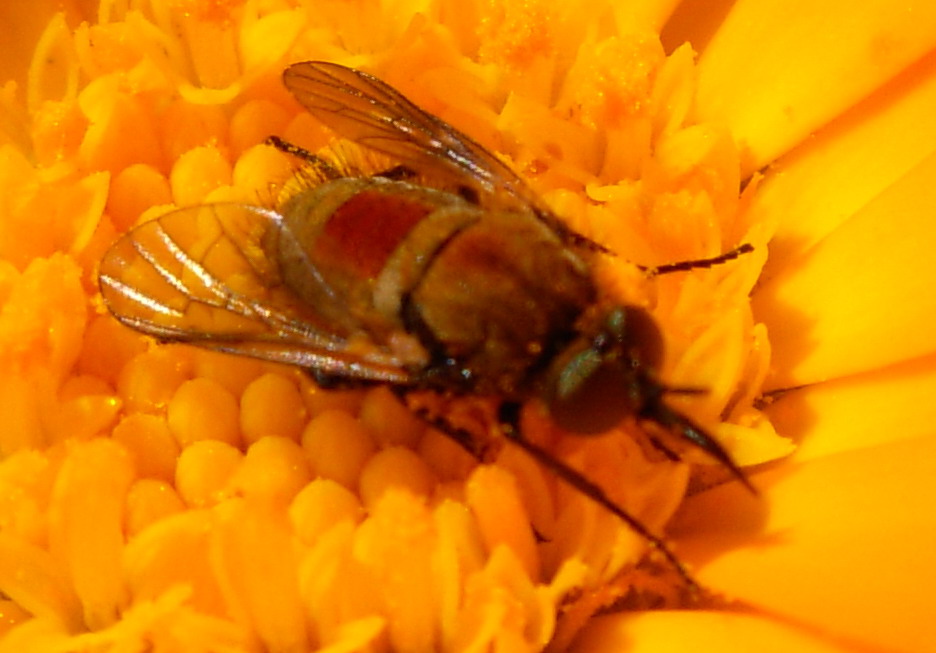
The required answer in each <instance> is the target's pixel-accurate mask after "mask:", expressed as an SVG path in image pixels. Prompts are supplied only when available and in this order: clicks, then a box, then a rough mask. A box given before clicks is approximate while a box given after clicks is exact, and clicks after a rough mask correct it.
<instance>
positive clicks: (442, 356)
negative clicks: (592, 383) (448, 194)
mask: <svg viewBox="0 0 936 653" xmlns="http://www.w3.org/2000/svg"><path fill="white" fill-rule="evenodd" d="M595 297H596V289H595V286H594V283H593V280H592V277H591V271H590V269H589V267H588V265H587V263H586V262H585V261H584V260H583V259H582V258H581V257H580V256H579V255H578V254H577V253H576V252H575V251H573V250H572V249H570V248H569V247H568V246H567V245H566V244H565V243H564V242H563V241H562V240H561V239H560V238H559V237H558V236H557V235H556V234H555V232H553V231H552V230H551V229H549V228H548V227H547V226H546V225H544V224H543V222H542V221H541V220H540V219H539V218H538V217H537V216H536V214H535V213H533V211H532V210H528V211H491V212H485V213H483V214H481V215H480V219H478V220H476V221H474V222H472V223H470V224H468V225H465V226H463V227H462V228H460V229H458V230H457V231H454V232H453V233H452V237H451V238H450V239H449V240H448V241H447V242H445V243H444V245H443V246H442V247H441V248H440V249H439V250H438V251H437V252H436V254H435V256H434V257H433V260H432V261H431V264H430V265H428V266H427V267H425V268H424V270H423V273H422V275H421V277H420V279H419V283H418V284H417V285H415V286H414V287H413V289H412V291H411V292H410V293H409V296H408V301H407V305H406V307H405V314H406V317H407V320H408V324H409V328H410V329H412V330H415V331H418V332H420V333H422V334H423V340H424V342H426V344H427V346H429V348H430V350H431V351H433V352H434V353H435V356H436V359H437V360H438V361H439V365H441V364H442V363H443V362H444V363H445V364H447V365H450V366H452V367H453V368H455V369H460V370H462V371H464V373H465V376H466V377H467V378H471V379H475V380H476V381H475V382H474V383H475V385H474V387H473V388H472V389H473V390H474V391H477V392H485V393H487V392H490V393H494V394H499V395H501V396H505V397H516V398H523V397H524V395H525V394H526V393H527V392H528V391H529V387H530V382H531V380H532V379H533V378H534V377H535V376H536V375H537V374H538V368H539V367H540V366H541V365H543V363H544V361H548V360H549V359H550V358H551V356H552V354H553V350H554V348H555V347H556V346H557V343H562V342H565V341H567V340H568V338H569V337H570V335H571V334H573V333H574V325H575V324H576V322H577V320H578V319H579V316H580V315H581V314H582V312H583V311H584V310H585V309H587V308H588V306H590V305H591V304H592V303H593V302H594V301H595Z"/></svg>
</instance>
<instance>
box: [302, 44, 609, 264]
mask: <svg viewBox="0 0 936 653" xmlns="http://www.w3.org/2000/svg"><path fill="white" fill-rule="evenodd" d="M283 83H284V84H285V85H286V88H288V89H289V91H290V92H291V93H292V94H293V95H294V96H295V98H296V99H297V100H298V101H299V103H300V104H302V106H304V107H305V108H306V109H307V110H308V111H309V112H310V113H311V114H312V115H313V116H315V118H317V119H318V120H320V121H321V122H322V123H323V124H324V125H326V126H327V127H329V128H330V129H332V130H334V131H335V132H336V133H338V134H340V135H341V136H343V137H345V138H347V139H349V140H352V141H354V142H356V143H358V144H360V145H362V146H364V147H369V148H371V149H372V150H375V151H377V152H380V153H382V154H386V155H388V156H390V157H392V158H393V159H396V160H398V161H400V162H401V163H403V164H405V165H408V166H409V167H412V168H414V169H415V170H417V171H430V172H433V173H436V174H438V173H440V172H442V173H444V174H447V176H448V177H450V178H452V179H453V180H454V181H455V182H456V183H457V184H458V185H461V186H467V187H469V188H472V189H474V190H476V191H478V192H479V193H480V194H481V195H483V196H486V197H488V198H492V197H503V196H504V195H505V194H506V196H507V197H509V198H512V199H513V201H514V202H515V203H519V204H520V205H522V206H526V207H528V208H529V209H531V210H532V211H533V213H534V214H535V215H536V216H537V217H539V219H540V220H542V221H543V222H544V223H546V224H547V225H548V226H549V227H550V228H551V229H553V231H555V232H556V233H557V235H559V236H560V237H561V238H563V239H564V240H566V241H567V242H571V243H573V244H576V245H583V246H586V247H589V248H590V249H594V250H600V251H607V250H605V248H604V247H602V246H600V245H598V244H597V243H594V242H592V241H591V240H589V239H587V238H585V237H584V236H582V235H580V234H578V233H575V232H574V231H572V230H571V229H569V228H568V227H567V226H566V225H565V224H564V223H563V222H561V221H560V220H559V219H558V218H557V217H556V216H555V215H554V214H553V213H552V211H550V210H549V208H548V207H547V206H546V205H545V204H544V203H543V202H542V200H541V199H540V198H539V196H538V195H537V193H536V192H535V191H534V190H533V189H532V188H530V187H529V186H528V185H527V184H526V182H524V181H523V179H521V178H520V177H519V176H518V175H517V173H515V172H514V171H513V170H511V169H510V167H508V166H507V165H506V164H505V163H503V162H502V161H501V160H500V159H498V158H497V157H496V156H494V155H493V154H491V153H490V152H489V151H488V150H486V149H485V148H484V147H483V146H481V145H480V144H478V143H477V142H475V141H474V140H473V139H472V138H471V137H469V136H467V135H465V134H463V133H461V132H460V131H458V130H457V129H455V128H454V127H452V126H451V125H449V124H448V123H447V122H445V121H443V120H440V119H439V118H437V117H435V116H433V115H432V114H430V113H427V112H425V111H423V110H422V109H420V108H419V107H417V106H416V105H415V104H413V103H412V102H410V101H409V100H408V99H407V98H406V97H404V96H403V95H402V94H401V93H400V92H399V91H397V90H396V89H394V88H393V87H392V86H390V85H389V84H386V83H384V82H382V81H380V80H379V79H377V78H376V77H374V76H373V75H368V74H367V73H364V72H361V71H360V70H355V69H353V68H347V67H345V66H341V65H339V64H334V63H328V62H324V61H306V62H302V63H297V64H293V65H292V66H290V67H289V68H287V69H286V71H285V72H284V73H283Z"/></svg>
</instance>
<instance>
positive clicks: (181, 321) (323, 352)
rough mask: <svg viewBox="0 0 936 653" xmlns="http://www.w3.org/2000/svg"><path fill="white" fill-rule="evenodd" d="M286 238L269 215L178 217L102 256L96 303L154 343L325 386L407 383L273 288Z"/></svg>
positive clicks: (203, 212) (208, 209) (142, 230)
mask: <svg viewBox="0 0 936 653" xmlns="http://www.w3.org/2000/svg"><path fill="white" fill-rule="evenodd" d="M289 237H290V235H289V233H288V231H286V230H285V228H284V225H283V221H282V217H281V216H280V215H279V214H278V213H276V212H275V211H270V210H267V209H262V208H259V207H254V206H248V205H242V204H209V205H204V206H196V207H189V208H185V209H180V210H178V211H174V212H172V213H168V214H166V215H165V216H163V217H161V218H158V219H156V220H153V221H151V222H147V223H145V224H143V225H141V226H139V227H137V228H136V229H134V230H132V231H130V232H129V233H127V234H126V235H125V236H123V238H121V239H120V240H118V241H117V242H116V243H115V244H114V245H113V246H112V247H111V249H110V250H108V252H107V253H106V254H105V256H104V258H103V259H102V261H101V266H100V272H99V279H100V285H101V294H102V296H103V297H104V301H105V303H106V304H107V307H108V309H110V311H111V312H112V313H113V314H114V316H115V317H116V318H117V319H118V320H120V321H121V322H123V323H124V324H126V325H128V326H130V327H132V328H134V329H137V330H139V331H142V332H144V333H147V334H149V335H152V336H154V337H156V338H159V339H161V340H170V341H182V342H190V343H192V344H195V345H199V346H203V347H207V348H210V349H216V350H220V351H226V352H231V353H236V354H242V355H246V356H253V357H255V358H262V359H266V360H271V361H276V362H281V363H287V364H291V365H299V366H302V367H306V368H313V369H315V370H318V371H319V372H322V373H325V374H327V375H330V376H335V377H344V378H348V379H366V380H374V381H381V382H389V383H407V382H409V380H410V378H409V374H408V373H407V372H406V371H405V370H404V369H402V368H401V367H400V365H399V361H397V360H396V359H395V358H394V357H393V356H392V355H391V354H389V353H388V352H386V351H384V350H382V349H381V348H380V347H378V346H377V345H373V346H368V343H366V342H365V343H362V342H360V340H361V338H360V337H355V336H353V335H352V334H351V333H349V332H348V330H347V329H346V328H344V327H341V326H336V323H335V321H333V320H329V319H327V318H324V317H323V316H322V314H321V312H320V311H318V310H317V309H316V307H310V306H308V305H305V304H304V303H303V302H301V301H299V300H298V299H297V298H296V297H295V295H294V294H293V293H291V292H290V291H289V289H288V288H286V287H285V286H284V285H283V284H282V281H281V278H280V275H279V270H278V266H277V264H276V248H277V247H279V245H280V243H281V241H282V239H284V238H289ZM324 290H327V289H324V288H323V291H324ZM323 297H325V295H324V294H323ZM326 299H327V297H326ZM350 340H353V341H354V352H355V353H350V352H349V341H350Z"/></svg>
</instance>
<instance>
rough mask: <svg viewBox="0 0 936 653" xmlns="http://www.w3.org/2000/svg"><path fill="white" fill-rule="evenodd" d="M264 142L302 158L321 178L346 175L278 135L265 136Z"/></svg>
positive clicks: (334, 177) (336, 177)
mask: <svg viewBox="0 0 936 653" xmlns="http://www.w3.org/2000/svg"><path fill="white" fill-rule="evenodd" d="M264 142H265V143H266V144H267V145H272V146H273V147H275V148H276V149H278V150H279V151H280V152H284V153H286V154H289V155H292V156H294V157H296V158H299V159H302V160H303V161H305V162H306V163H309V164H310V165H311V166H312V167H313V168H314V169H315V171H316V172H318V173H319V174H320V175H321V176H322V178H323V179H341V178H342V177H346V176H347V175H346V174H344V173H342V172H341V170H339V169H338V168H336V167H335V166H333V165H332V164H331V163H329V162H328V161H326V160H325V159H323V158H322V157H320V156H318V155H317V154H315V153H314V152H310V151H309V150H307V149H305V148H304V147H299V146H298V145H293V144H292V143H289V142H288V141H284V140H283V139H282V138H280V137H279V136H267V139H266V140H265V141H264Z"/></svg>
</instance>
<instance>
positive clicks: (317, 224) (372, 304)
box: [277, 177, 476, 339]
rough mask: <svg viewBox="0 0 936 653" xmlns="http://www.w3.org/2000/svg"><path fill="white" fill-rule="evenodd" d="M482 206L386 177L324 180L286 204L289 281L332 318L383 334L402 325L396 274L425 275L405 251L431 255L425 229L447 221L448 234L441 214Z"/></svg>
mask: <svg viewBox="0 0 936 653" xmlns="http://www.w3.org/2000/svg"><path fill="white" fill-rule="evenodd" d="M475 210H476V209H475V208H474V207H473V205H471V204H469V203H467V202H466V201H465V200H463V199H462V198H460V197H459V196H457V195H454V194H451V193H446V192H443V191H439V190H435V189H432V188H426V187H423V186H418V185H415V184H410V183H406V182H400V181H392V180H388V179H384V178H381V177H366V178H365V177H362V178H356V177H349V178H343V179H337V180H333V181H328V182H325V183H323V184H321V185H319V186H316V187H314V188H310V189H308V190H305V191H302V192H300V193H297V194H296V195H295V196H293V197H292V198H290V199H289V200H288V201H287V203H286V204H285V205H284V206H283V207H282V209H281V213H282V215H283V216H284V219H283V226H282V231H283V233H282V234H281V235H280V238H279V244H278V248H277V258H278V260H279V262H280V270H281V274H282V277H283V280H284V283H285V284H286V285H287V286H288V287H289V289H290V290H291V291H292V292H293V293H294V294H296V295H297V296H298V297H299V298H300V299H301V300H302V301H303V302H305V303H307V304H308V305H310V306H314V307H315V308H316V310H317V312H318V313H319V314H321V315H323V316H324V317H325V318H326V319H328V320H329V321H331V322H332V323H334V324H336V325H342V326H343V327H344V328H345V329H346V330H348V331H356V330H361V329H363V330H365V331H367V332H369V333H371V335H373V336H375V337H378V339H382V337H383V336H387V335H388V334H389V333H391V332H392V331H394V330H399V329H401V328H403V324H402V322H401V320H400V319H399V310H398V308H399V306H398V305H399V302H398V300H397V301H396V302H394V300H393V296H394V295H397V296H398V295H399V294H401V291H398V290H397V289H396V287H394V281H395V280H399V281H400V282H404V281H406V279H407V278H408V277H411V276H414V275H418V269H414V267H413V266H412V265H410V266H407V265H406V264H405V259H407V258H416V259H418V258H419V256H421V255H425V254H426V252H425V251H424V250H423V249H422V248H423V247H428V246H429V245H430V244H431V241H432V238H431V237H428V238H427V237H425V236H418V235H419V234H423V233H424V232H426V231H432V229H433V227H432V225H436V224H442V225H443V226H442V227H441V233H440V234H438V235H437V236H436V238H437V239H444V238H446V237H447V233H446V232H445V229H446V228H447V227H446V226H445V224H446V223H448V222H449V220H448V219H446V218H442V219H439V216H440V215H449V214H452V213H453V212H454V213H458V212H459V211H467V212H468V213H471V212H472V211H475ZM455 222H456V223H457V220H456V221H455ZM439 229H440V227H436V231H439ZM414 236H417V238H416V240H415V241H414ZM410 251H412V252H413V255H412V256H409V257H407V256H406V255H401V252H410ZM401 259H404V261H401ZM416 267H418V266H416Z"/></svg>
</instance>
